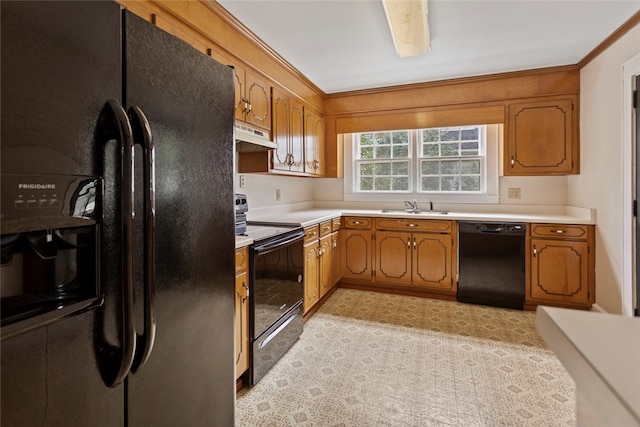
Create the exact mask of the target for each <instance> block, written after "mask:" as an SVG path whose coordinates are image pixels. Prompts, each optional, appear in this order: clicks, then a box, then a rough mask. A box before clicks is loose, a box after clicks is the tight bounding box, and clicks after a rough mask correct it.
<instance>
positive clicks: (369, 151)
mask: <svg viewBox="0 0 640 427" xmlns="http://www.w3.org/2000/svg"><path fill="white" fill-rule="evenodd" d="M360 158H361V159H373V147H362V148H360Z"/></svg>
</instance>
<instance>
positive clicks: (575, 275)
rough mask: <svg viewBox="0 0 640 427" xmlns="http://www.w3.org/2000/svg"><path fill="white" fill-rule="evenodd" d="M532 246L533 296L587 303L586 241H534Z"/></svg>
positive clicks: (550, 299)
mask: <svg viewBox="0 0 640 427" xmlns="http://www.w3.org/2000/svg"><path fill="white" fill-rule="evenodd" d="M531 245H532V246H531V248H532V249H531V251H532V254H533V255H532V263H531V297H532V298H534V299H542V300H549V301H565V302H576V303H587V302H588V283H589V282H588V265H589V263H588V244H587V242H567V241H562V240H543V239H532V240H531Z"/></svg>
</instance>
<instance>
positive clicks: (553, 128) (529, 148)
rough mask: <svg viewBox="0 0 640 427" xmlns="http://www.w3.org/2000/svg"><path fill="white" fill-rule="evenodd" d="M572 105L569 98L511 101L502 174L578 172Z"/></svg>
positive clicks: (574, 115) (574, 118) (575, 117)
mask: <svg viewBox="0 0 640 427" xmlns="http://www.w3.org/2000/svg"><path fill="white" fill-rule="evenodd" d="M574 107H575V105H574V101H573V100H572V99H552V100H546V101H536V102H522V103H513V104H510V105H509V119H508V144H507V153H505V154H506V155H505V166H504V170H505V175H567V174H572V173H578V172H579V165H578V163H579V162H578V149H577V142H576V141H575V140H574V139H575V138H576V137H577V135H576V131H575V130H574V126H576V124H577V114H576V112H575V111H574Z"/></svg>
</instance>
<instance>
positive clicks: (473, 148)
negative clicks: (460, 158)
mask: <svg viewBox="0 0 640 427" xmlns="http://www.w3.org/2000/svg"><path fill="white" fill-rule="evenodd" d="M460 147H461V154H462V155H466V156H473V155H476V154H478V150H479V149H478V141H473V142H463V143H462V144H460Z"/></svg>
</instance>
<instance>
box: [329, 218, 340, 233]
mask: <svg viewBox="0 0 640 427" xmlns="http://www.w3.org/2000/svg"><path fill="white" fill-rule="evenodd" d="M341 222H342V218H333V219H332V220H331V231H338V230H340V224H341Z"/></svg>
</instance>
